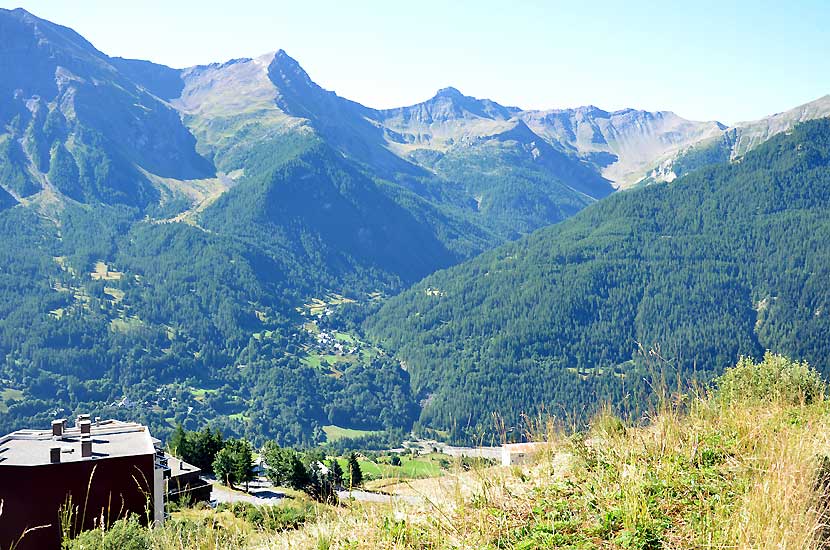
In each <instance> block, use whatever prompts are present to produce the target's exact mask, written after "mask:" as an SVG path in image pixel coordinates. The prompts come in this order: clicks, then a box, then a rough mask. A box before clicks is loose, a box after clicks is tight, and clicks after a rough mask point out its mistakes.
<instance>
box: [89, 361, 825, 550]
mask: <svg viewBox="0 0 830 550" xmlns="http://www.w3.org/2000/svg"><path fill="white" fill-rule="evenodd" d="M824 392H825V386H824V383H823V382H822V381H821V379H820V377H819V376H818V375H817V374H816V373H815V372H814V371H812V370H810V369H809V368H808V367H807V366H806V365H804V364H800V363H795V362H791V361H788V360H786V359H784V358H781V357H778V356H772V355H768V356H767V357H766V358H765V360H764V361H763V362H761V363H753V362H752V361H749V360H744V361H742V362H741V363H740V364H739V365H738V366H737V367H735V368H733V369H730V370H729V371H727V373H726V374H725V375H724V376H723V377H722V378H721V379H720V380H719V381H718V388H717V390H713V391H711V392H708V394H707V395H698V396H691V395H675V396H673V397H672V398H669V399H666V400H664V404H663V405H662V406H661V407H660V408H659V410H658V411H656V412H655V413H654V414H653V415H652V416H651V418H650V422H649V423H648V424H647V425H645V426H641V427H634V426H630V425H626V424H625V423H624V422H622V421H621V420H619V419H618V418H616V417H614V416H613V415H612V414H610V413H605V414H602V415H599V416H598V417H597V418H595V420H594V422H593V423H592V426H591V428H590V430H588V431H587V432H585V433H581V434H576V435H570V436H566V435H564V434H561V433H559V432H557V431H556V430H553V429H551V428H547V429H545V430H540V433H539V434H538V435H539V436H544V437H546V438H548V440H549V441H550V446H549V448H548V450H547V451H546V452H543V453H542V454H541V455H540V456H538V457H537V460H536V462H535V463H534V464H532V465H529V466H521V467H512V468H505V467H491V468H482V469H473V470H471V471H462V470H460V469H459V470H457V471H455V472H453V473H450V474H448V475H445V476H443V477H440V478H433V479H422V480H412V481H402V482H401V483H399V484H397V485H395V486H391V485H390V486H387V487H386V490H387V491H392V492H397V493H399V494H404V495H409V496H410V497H416V498H415V499H414V500H413V499H407V500H404V499H401V500H398V501H396V502H394V503H393V504H391V505H377V504H361V503H357V502H349V503H345V504H344V505H343V506H341V507H338V508H331V507H323V506H318V507H316V508H315V509H314V511H313V512H312V513H310V514H309V516H308V520H307V521H306V522H305V523H303V524H302V525H298V526H297V528H296V529H289V530H284V531H279V530H267V529H256V528H252V527H251V524H249V523H248V522H246V523H245V525H246V527H245V528H243V527H241V526H233V525H230V526H228V527H225V528H222V529H212V530H205V531H204V536H205V537H207V538H205V539H199V540H195V539H189V540H186V541H185V540H184V539H182V538H181V537H179V538H175V537H173V538H171V535H170V533H171V532H172V531H171V530H173V529H175V527H173V526H174V525H175V524H174V523H171V524H170V526H166V527H165V528H163V529H160V530H157V531H156V532H153V533H152V535H151V538H152V541H153V543H152V545H151V547H153V548H159V549H167V548H203V547H204V548H210V547H216V545H215V544H214V543H213V542H211V541H214V540H218V538H219V537H225V539H223V540H224V541H225V542H226V543H228V544H230V542H232V543H233V544H234V545H235V546H228V545H227V544H226V545H225V546H223V547H227V548H233V547H236V548H245V547H249V548H298V549H299V548H303V549H305V548H315V549H320V548H330V549H335V548H342V549H346V548H348V549H352V550H355V549H376V548H389V549H392V548H395V549H444V548H447V549H449V548H486V549H494V550H495V549H499V548H518V549H534V548H571V549H640V550H653V549H659V548H677V549H680V548H683V549H687V548H742V549H744V548H746V549H748V548H753V549H756V548H758V549H767V548H768V549H772V548H776V549H793V550H796V549H798V550H802V549H819V548H824V547H826V543H827V535H828V533H827V531H828V529H827V527H826V524H827V521H826V520H827V519H828V517H827V498H826V497H827V495H826V490H827V487H828V472H830V402H828V401H825V398H824ZM190 513H194V512H190ZM200 513H202V514H205V515H204V516H203V517H201V519H200V520H198V521H197V522H196V523H198V524H200V525H201V524H203V523H206V522H211V521H214V522H215V521H217V520H216V519H215V518H216V517H217V516H216V514H215V513H214V512H212V511H203V512H200ZM177 521H182V520H177ZM199 522H201V523H199ZM292 527H293V526H292ZM232 536H235V537H237V538H236V539H234V540H233V541H230V539H229V538H228V537H232ZM229 541H230V542H229ZM212 544H213V546H211V545H212ZM87 548H90V547H89V546H87Z"/></svg>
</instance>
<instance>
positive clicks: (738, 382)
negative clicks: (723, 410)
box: [716, 352, 825, 405]
mask: <svg viewBox="0 0 830 550" xmlns="http://www.w3.org/2000/svg"><path fill="white" fill-rule="evenodd" d="M716 385H717V398H718V399H719V400H720V401H721V402H724V403H730V402H752V401H779V402H784V403H787V404H791V405H798V404H810V403H813V402H815V401H822V400H823V399H824V393H825V383H824V381H823V380H822V378H821V375H820V374H819V373H818V372H817V371H816V370H815V369H813V368H811V367H810V366H809V365H808V364H807V362H798V361H792V360H791V359H788V358H786V357H784V356H783V355H776V354H773V353H770V352H767V353H766V354H765V355H764V359H763V361H761V362H760V363H756V362H755V361H753V360H752V358H751V357H741V359H740V360H739V361H738V364H737V365H735V366H734V367H731V368H729V369H726V371H725V372H724V373H723V375H721V376H720V378H718V379H717V381H716Z"/></svg>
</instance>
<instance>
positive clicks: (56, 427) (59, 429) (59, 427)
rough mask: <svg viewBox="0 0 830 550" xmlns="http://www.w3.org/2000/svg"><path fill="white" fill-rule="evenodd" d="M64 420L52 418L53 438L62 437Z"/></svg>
mask: <svg viewBox="0 0 830 550" xmlns="http://www.w3.org/2000/svg"><path fill="white" fill-rule="evenodd" d="M65 422H66V420H53V421H52V437H54V438H61V437H63V425H64V423H65Z"/></svg>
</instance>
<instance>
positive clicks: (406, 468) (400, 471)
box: [337, 455, 447, 481]
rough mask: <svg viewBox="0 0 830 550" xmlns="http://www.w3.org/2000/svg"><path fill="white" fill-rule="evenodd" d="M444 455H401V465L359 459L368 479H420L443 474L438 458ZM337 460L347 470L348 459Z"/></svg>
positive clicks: (365, 477)
mask: <svg viewBox="0 0 830 550" xmlns="http://www.w3.org/2000/svg"><path fill="white" fill-rule="evenodd" d="M442 456H443V455H427V456H420V457H418V458H410V457H408V456H401V465H400V466H392V465H391V464H388V463H385V462H381V463H376V462H372V461H370V460H359V461H358V462H359V463H360V469H361V471H362V472H363V478H364V479H365V480H366V481H371V480H374V479H420V478H428V477H438V476H440V475H441V474H442V472H443V470H442V469H441V466H440V464H439V463H438V458H439V457H442ZM444 458H447V457H444ZM337 460H338V462H340V465H341V466H342V467H343V471H344V472H345V471H347V470H348V464H347V461H346V459H345V458H338V459H337Z"/></svg>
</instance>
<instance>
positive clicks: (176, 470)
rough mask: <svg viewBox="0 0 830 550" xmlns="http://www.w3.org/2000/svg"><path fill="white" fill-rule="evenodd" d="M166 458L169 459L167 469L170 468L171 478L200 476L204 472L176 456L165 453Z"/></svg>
mask: <svg viewBox="0 0 830 550" xmlns="http://www.w3.org/2000/svg"><path fill="white" fill-rule="evenodd" d="M164 457H165V458H166V459H167V467H168V468H170V476H171V477H179V476H182V475H186V474H197V475H198V474H200V473H202V470H201V469H200V468H197V467H196V466H194V465H193V464H190V463H188V462H185V461H184V460H182V459H180V458H176V457H175V456H173V455H171V454H168V453H164Z"/></svg>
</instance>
